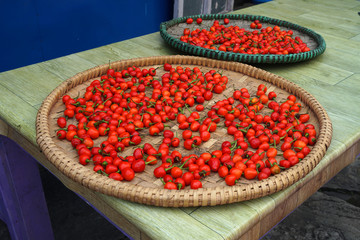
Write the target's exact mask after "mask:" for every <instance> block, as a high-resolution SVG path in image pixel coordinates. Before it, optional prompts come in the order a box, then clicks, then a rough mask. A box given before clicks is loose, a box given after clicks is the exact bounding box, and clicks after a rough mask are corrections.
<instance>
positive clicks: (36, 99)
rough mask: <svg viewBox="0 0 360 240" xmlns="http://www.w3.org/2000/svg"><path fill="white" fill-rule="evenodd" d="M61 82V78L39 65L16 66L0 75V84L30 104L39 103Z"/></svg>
mask: <svg viewBox="0 0 360 240" xmlns="http://www.w3.org/2000/svg"><path fill="white" fill-rule="evenodd" d="M61 82H62V79H60V78H59V77H58V76H56V75H54V74H52V73H51V72H49V71H47V70H46V69H45V68H42V67H40V66H39V65H30V66H28V67H26V68H18V69H15V70H12V71H8V72H3V73H1V75H0V84H1V85H2V86H3V87H4V88H6V89H8V91H10V92H12V93H13V94H15V95H17V96H18V97H19V98H20V99H22V100H23V101H25V102H27V103H29V104H30V105H31V106H34V105H36V104H39V103H41V102H42V101H43V100H44V99H45V98H46V96H47V95H48V94H49V93H50V92H51V90H52V89H54V88H56V87H57V86H58V85H59V84H60V83H61ZM34 93H35V94H34ZM14 104H15V103H14Z"/></svg>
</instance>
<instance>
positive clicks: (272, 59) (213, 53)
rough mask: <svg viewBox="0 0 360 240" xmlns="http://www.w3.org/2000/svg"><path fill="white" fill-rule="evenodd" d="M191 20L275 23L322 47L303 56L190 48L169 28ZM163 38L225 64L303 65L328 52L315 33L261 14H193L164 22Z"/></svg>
mask: <svg viewBox="0 0 360 240" xmlns="http://www.w3.org/2000/svg"><path fill="white" fill-rule="evenodd" d="M188 18H193V19H196V18H203V19H205V20H211V19H213V20H216V19H217V20H219V19H224V18H229V19H235V20H239V19H243V20H249V21H254V20H256V19H258V20H260V21H261V22H265V23H271V24H274V25H278V26H283V27H288V28H291V29H293V30H297V31H299V32H302V33H304V34H307V35H308V36H310V37H311V38H313V39H314V40H315V42H316V43H317V44H318V46H317V47H316V48H315V49H313V50H310V51H308V52H303V53H296V54H287V55H276V54H244V53H232V52H223V51H219V50H212V49H205V48H203V47H199V46H194V45H190V44H188V43H185V42H182V41H180V39H177V38H174V37H173V36H171V35H170V34H169V33H168V32H167V29H168V28H169V27H172V26H174V25H176V24H178V23H183V22H185V21H186V19H188ZM160 35H161V37H162V38H163V39H164V41H165V42H166V43H167V44H169V45H170V46H171V47H173V48H175V49H178V50H180V51H182V52H185V53H189V54H193V55H196V56H201V57H208V58H212V59H217V60H225V61H235V62H243V63H271V64H276V63H295V62H302V61H306V60H310V59H312V58H315V57H317V56H319V55H321V54H322V53H324V52H325V49H326V43H325V40H324V38H323V37H322V36H321V35H320V34H318V33H316V32H315V31H313V30H311V29H309V28H306V27H303V26H300V25H298V24H295V23H291V22H288V21H285V20H280V19H276V18H270V17H267V16H261V15H250V14H198V15H192V16H186V17H180V18H176V19H172V20H169V21H166V22H162V23H161V24H160Z"/></svg>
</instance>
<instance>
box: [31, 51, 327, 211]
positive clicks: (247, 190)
mask: <svg viewBox="0 0 360 240" xmlns="http://www.w3.org/2000/svg"><path fill="white" fill-rule="evenodd" d="M164 62H170V63H173V64H175V63H176V64H188V65H201V66H210V67H218V68H222V69H226V70H229V71H234V70H231V69H233V68H234V67H235V68H236V69H238V70H237V71H241V73H244V74H246V75H249V76H251V77H255V78H257V79H260V80H265V79H266V78H273V80H274V82H271V83H272V84H274V85H276V86H277V87H278V88H281V89H283V90H285V91H287V92H290V93H293V94H295V92H293V91H295V90H293V88H294V87H296V88H298V90H299V92H300V94H301V100H302V101H303V102H307V105H308V106H309V107H310V108H311V109H312V110H314V109H313V108H316V111H318V112H320V113H319V115H320V117H319V116H318V120H319V131H318V132H319V136H318V140H317V143H316V144H315V146H314V148H313V151H311V152H310V154H309V155H308V156H307V157H306V158H305V159H308V161H305V159H304V160H303V161H301V162H300V163H299V164H297V165H295V166H293V167H291V168H290V169H288V170H287V171H282V172H281V173H280V174H278V175H275V176H271V177H269V178H268V179H265V180H262V181H258V180H256V182H253V183H251V184H246V186H244V184H241V185H235V186H226V187H222V186H221V187H220V186H217V187H213V188H203V189H197V190H192V189H186V190H179V191H172V190H167V189H158V188H148V187H142V186H135V185H131V184H127V183H126V182H117V181H115V180H112V179H110V178H108V177H105V176H102V175H100V174H98V173H95V172H94V171H92V170H90V169H87V168H84V167H83V166H82V165H81V164H79V163H78V162H73V161H72V160H69V158H68V157H67V155H66V154H65V153H64V152H63V151H62V150H61V148H59V147H58V146H57V145H56V143H55V142H54V141H53V140H52V138H51V135H50V132H49V123H48V114H49V113H50V111H51V108H52V106H53V105H54V104H55V103H56V101H58V100H59V99H60V97H61V96H62V95H63V94H64V93H66V92H67V91H69V90H70V89H71V88H73V87H74V86H77V85H80V84H82V82H85V81H87V80H89V79H92V78H94V77H98V76H100V75H102V74H105V73H106V70H107V69H108V66H109V64H108V63H107V64H103V65H99V66H96V67H94V68H90V69H88V70H85V71H83V72H80V73H78V74H76V75H74V76H73V77H71V78H69V79H67V80H66V81H64V82H63V83H61V84H60V85H59V86H58V87H56V88H55V89H54V90H53V91H52V92H51V93H50V94H49V95H48V96H47V97H46V98H45V99H44V101H43V103H42V105H41V107H40V109H39V111H38V114H37V118H36V141H37V143H38V145H39V147H40V149H41V150H42V151H43V153H44V154H45V156H46V157H47V159H48V160H49V161H50V162H51V163H52V164H54V165H55V167H57V168H58V169H59V170H60V171H61V172H62V173H63V174H65V175H66V176H67V177H69V178H70V179H72V180H74V181H76V182H78V183H80V184H82V185H83V186H85V187H87V188H89V189H91V190H94V191H98V192H101V193H103V194H106V195H110V196H114V197H117V198H121V199H125V200H128V201H132V202H137V203H142V204H146V205H154V206H161V207H195V206H215V205H223V204H229V203H234V202H240V201H245V200H250V199H255V198H259V197H263V196H267V195H270V194H273V193H275V192H279V191H281V190H283V189H285V188H287V187H289V186H291V185H293V184H294V183H296V182H297V181H299V180H300V179H302V178H303V177H305V176H306V175H307V174H308V173H309V172H310V171H311V170H312V169H313V168H315V166H316V165H317V164H318V163H319V162H320V160H321V159H322V158H323V156H324V155H325V153H326V150H327V149H328V147H329V146H330V143H331V137H332V124H331V121H330V118H329V117H328V115H327V113H326V111H325V109H324V108H323V107H322V106H321V105H320V103H319V102H318V101H317V100H316V99H315V98H314V97H313V96H312V95H311V94H310V93H308V92H307V91H306V90H304V89H302V88H300V87H298V86H297V85H296V84H294V83H292V82H290V81H288V80H286V79H284V78H282V77H280V76H277V75H275V74H272V73H270V72H267V71H265V70H262V69H259V68H256V67H253V66H250V65H247V64H243V63H237V62H225V61H219V60H212V59H207V58H202V57H193V56H182V55H170V56H155V57H145V58H133V59H127V60H119V61H116V62H113V63H111V64H112V68H113V69H115V70H117V69H118V68H122V67H127V66H133V65H136V64H137V63H141V65H139V64H138V66H139V67H141V66H150V65H158V64H163V63H164ZM78 79H80V80H81V81H82V82H77V83H76V81H77V80H78ZM265 81H267V80H265ZM304 97H307V99H306V101H305V99H303V98H304ZM309 103H311V105H312V107H311V106H310V105H309ZM310 158H311V161H309V159H310ZM303 165H304V166H303ZM59 167H60V168H61V169H60V168H59ZM242 194H244V195H245V196H243V195H242Z"/></svg>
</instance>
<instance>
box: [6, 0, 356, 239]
mask: <svg viewBox="0 0 360 240" xmlns="http://www.w3.org/2000/svg"><path fill="white" fill-rule="evenodd" d="M359 11H360V2H359V1H354V0H343V1H337V0H314V1H305V0H276V1H271V2H268V3H265V4H261V5H256V6H254V7H251V8H246V9H242V10H239V11H236V12H234V13H237V14H242V13H244V14H254V15H264V16H268V17H272V18H278V19H283V20H287V21H290V22H293V23H297V24H299V25H302V26H305V27H308V28H310V29H312V30H314V31H316V32H318V33H319V34H321V35H322V36H323V37H324V39H325V41H326V44H327V49H326V51H325V53H324V54H323V55H321V56H319V57H317V58H315V59H313V60H310V61H309V62H304V63H299V64H287V65H286V64H285V65H267V66H261V67H263V68H264V69H265V70H267V71H270V72H273V73H275V74H278V75H280V76H283V77H285V78H286V79H288V80H290V81H293V82H295V83H296V84H298V85H300V86H301V87H303V88H304V89H306V90H307V91H309V92H310V93H311V94H313V95H314V96H315V98H316V99H317V100H318V101H319V102H320V103H321V104H322V105H323V106H324V107H325V109H326V111H327V112H328V114H329V116H330V118H331V120H332V123H333V128H334V131H333V141H332V144H331V146H330V148H329V149H328V152H327V154H326V155H325V157H324V159H323V161H321V162H320V164H319V165H318V166H317V167H316V168H315V169H314V170H313V172H312V174H309V175H308V176H307V177H305V178H304V179H303V180H301V181H300V182H299V183H297V184H295V185H294V186H292V187H290V188H288V189H285V190H284V191H281V192H279V193H276V194H274V195H272V196H270V197H265V198H263V199H261V200H258V201H260V202H256V203H255V202H254V201H256V200H251V201H248V202H245V203H236V204H231V205H225V206H218V207H206V208H202V207H199V208H189V209H163V208H157V207H150V206H143V205H139V204H135V203H130V202H127V201H124V200H120V199H116V198H113V197H109V196H106V195H102V194H99V193H96V192H93V191H89V190H88V189H86V188H84V187H82V186H80V185H76V184H74V182H73V181H70V180H69V179H67V178H65V177H64V176H62V174H61V173H60V172H59V171H57V170H56V169H55V168H54V167H53V166H51V165H49V163H48V161H46V160H45V159H44V157H43V155H42V154H41V153H40V152H39V150H38V148H37V146H36V144H35V143H36V141H35V118H36V112H37V109H38V108H39V106H40V104H41V102H42V101H43V99H44V98H45V97H46V96H47V94H48V93H50V92H51V91H52V90H53V88H55V87H56V86H57V85H58V84H59V83H61V82H62V81H64V80H66V79H67V78H68V77H69V76H72V75H74V74H76V73H77V72H81V71H82V70H84V69H86V68H88V66H91V65H92V64H93V65H92V66H96V65H99V64H104V63H107V62H109V61H114V60H119V59H127V58H133V57H147V56H152V55H169V54H177V53H178V52H177V51H175V50H173V49H171V48H170V47H169V46H167V44H165V42H164V41H163V40H162V39H161V37H160V36H159V34H158V33H154V34H149V35H146V36H142V37H140V38H135V39H132V40H128V41H123V42H119V43H115V44H111V45H108V46H104V47H101V48H97V49H92V50H89V51H85V52H81V53H77V54H73V55H69V56H66V57H64V58H58V59H54V60H51V61H48V62H45V63H41V64H36V65H32V66H28V67H24V68H19V69H16V70H12V71H8V72H3V73H0V92H1V94H0V103H1V104H0V118H1V119H2V120H3V121H2V122H3V125H2V127H1V128H0V129H2V130H3V131H4V132H5V133H7V134H9V131H10V133H11V134H10V137H12V138H14V139H15V140H16V141H17V142H19V143H20V144H21V145H22V146H23V147H25V149H26V150H28V151H29V152H31V154H32V155H35V156H36V157H37V159H38V161H39V162H40V163H41V164H43V165H44V166H45V167H46V168H48V169H49V170H50V171H52V172H53V173H54V174H55V175H56V176H57V177H59V178H60V180H61V181H62V182H63V183H64V184H65V185H66V186H67V187H69V188H70V189H71V190H73V191H76V192H79V193H81V194H82V195H83V196H85V197H86V198H87V200H88V201H89V202H90V203H91V204H93V205H94V206H95V207H97V208H99V209H101V211H103V212H105V213H106V214H107V215H108V216H109V218H110V219H112V220H113V221H114V222H115V223H116V224H118V225H119V226H121V227H123V228H124V229H125V230H126V231H127V232H128V233H129V234H130V235H131V236H133V237H134V238H135V239H142V238H143V239H148V238H152V239H189V238H195V237H199V236H206V237H207V239H231V238H234V239H236V238H242V239H257V238H259V237H260V236H262V235H263V234H265V233H266V232H267V231H268V230H269V229H270V228H271V227H272V226H274V225H275V224H276V223H277V222H278V221H280V220H281V219H282V218H283V217H285V216H286V215H287V214H289V213H290V212H291V211H292V210H293V209H294V208H295V207H296V206H298V205H300V204H301V203H302V202H303V201H305V200H306V199H307V198H308V197H309V196H310V195H311V194H313V193H314V192H315V191H316V190H317V189H318V188H319V187H320V186H321V185H322V184H324V183H325V182H326V181H328V180H329V179H330V178H331V177H332V176H333V175H335V174H336V173H337V172H338V171H339V170H341V169H342V168H344V167H345V166H347V165H348V164H349V163H351V161H353V160H354V157H355V156H356V155H357V154H358V153H359V152H360V146H359V139H360V121H359V118H360V114H359V107H358V103H359V100H358V99H359V97H358V93H359V91H360V77H359V71H360V69H359V67H357V66H360V58H359V53H360V49H359V47H358V46H359V42H360V28H359V21H358V19H359V16H358V15H357V12H359ZM327 16H329V17H327ZM330 16H331V17H330ZM331 19H336V20H331ZM337 20H338V21H337ZM329 21H335V22H332V24H329V23H328V22H329ZM130 42H132V43H131V44H130ZM146 43H148V44H146ZM129 44H130V46H131V47H129ZM145 44H146V45H145ZM134 47H136V48H137V49H136V50H134ZM64 64H65V65H64ZM67 64H69V65H67ZM76 65H78V66H79V69H78V68H76V67H74V66H76ZM64 66H65V67H64ZM66 66H67V67H66ZM314 66H316V67H314ZM19 86H20V89H21V91H19V90H18V89H19ZM41 156H42V157H41ZM299 185H300V186H301V187H299ZM296 188H298V190H297V191H296V190H294V189H296ZM262 201H264V202H263V203H261V202H262ZM229 209H230V210H229ZM255 209H256V210H255ZM275 209H276V211H275ZM207 213H209V215H210V216H211V218H210V219H211V221H208V220H207V218H206V217H205V216H203V215H206V214H207ZM251 214H254V216H252V215H251ZM234 215H236V216H234ZM250 215H251V216H250ZM122 219H126V222H125V221H121V220H122ZM229 219H230V220H231V219H232V220H231V221H232V222H231V223H230V224H231V226H232V227H233V228H228V227H227V226H225V224H227V223H229V222H230V221H229ZM169 221H171V227H169ZM215 223H217V224H219V225H216V226H214V224H215ZM250 223H252V224H250ZM173 225H174V226H177V227H175V228H173V227H172V226H173ZM179 226H183V227H179ZM222 227H223V228H224V229H226V230H224V231H220V230H218V231H219V232H217V229H221V228H222ZM144 234H145V235H144ZM142 236H143V237H142ZM180 236H181V237H180Z"/></svg>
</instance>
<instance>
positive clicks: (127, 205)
mask: <svg viewBox="0 0 360 240" xmlns="http://www.w3.org/2000/svg"><path fill="white" fill-rule="evenodd" d="M98 196H99V197H101V198H102V200H103V201H104V202H106V203H107V204H109V206H112V207H113V208H114V210H115V212H114V214H116V213H117V212H121V213H123V214H124V217H126V219H128V220H129V221H130V222H131V223H132V224H134V225H135V226H137V227H138V228H139V229H141V230H142V232H144V233H145V234H146V235H148V236H149V237H150V238H151V239H179V240H182V239H184V237H185V236H186V237H185V238H186V239H191V238H194V239H195V238H197V237H198V236H199V233H201V235H202V238H204V239H222V236H221V235H219V234H218V233H217V232H216V231H215V230H214V229H211V228H209V227H208V226H206V225H205V224H203V223H201V222H199V221H198V220H197V219H196V218H194V216H192V215H191V216H190V215H188V214H186V213H185V212H184V211H182V210H181V209H179V208H163V207H154V206H147V205H142V204H138V203H133V202H127V201H124V200H121V199H116V198H114V197H110V196H106V195H101V196H100V194H98ZM114 217H115V216H114Z"/></svg>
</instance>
